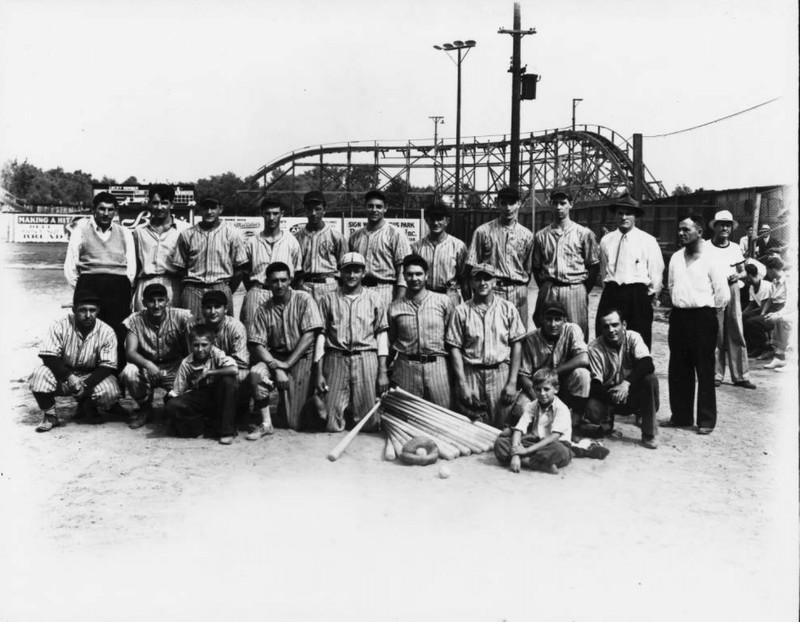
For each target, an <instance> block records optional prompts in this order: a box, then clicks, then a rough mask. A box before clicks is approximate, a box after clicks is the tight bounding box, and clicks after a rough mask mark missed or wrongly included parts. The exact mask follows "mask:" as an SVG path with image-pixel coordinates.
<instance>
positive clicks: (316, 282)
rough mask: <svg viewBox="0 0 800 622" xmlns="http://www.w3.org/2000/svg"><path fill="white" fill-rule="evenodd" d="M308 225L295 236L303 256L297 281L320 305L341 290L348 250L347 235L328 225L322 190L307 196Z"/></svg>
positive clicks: (304, 203)
mask: <svg viewBox="0 0 800 622" xmlns="http://www.w3.org/2000/svg"><path fill="white" fill-rule="evenodd" d="M303 205H304V206H305V208H306V218H307V219H308V224H307V225H306V226H305V227H303V228H302V229H300V230H299V231H298V232H297V233H295V234H294V237H295V238H296V239H297V243H298V244H299V245H300V252H301V253H302V262H303V263H302V271H301V272H300V275H299V277H298V278H297V279H296V284H297V288H298V289H302V290H303V291H305V292H308V293H309V294H311V296H312V297H313V298H314V300H316V301H317V302H319V299H320V298H322V297H323V296H324V295H325V294H329V293H330V292H335V291H336V289H337V288H338V287H339V281H338V279H337V277H338V276H339V262H340V261H341V260H342V257H343V256H344V254H345V252H346V251H347V243H346V242H345V241H344V236H343V235H342V234H341V233H339V232H338V231H336V230H335V229H333V228H331V227H330V225H328V224H327V223H326V222H325V208H326V207H327V206H328V202H327V201H326V200H325V195H323V194H322V193H321V192H320V191H319V190H312V191H310V192H306V194H305V196H304V197H303Z"/></svg>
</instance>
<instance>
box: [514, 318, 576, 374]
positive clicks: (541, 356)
mask: <svg viewBox="0 0 800 622" xmlns="http://www.w3.org/2000/svg"><path fill="white" fill-rule="evenodd" d="M588 351H589V348H588V346H587V345H586V342H585V341H584V339H583V331H581V329H580V327H579V326H578V325H577V324H572V323H571V322H564V324H563V326H562V329H561V334H560V335H559V336H558V339H556V340H555V341H553V342H551V341H548V340H547V339H546V338H545V336H544V334H543V333H542V329H541V328H539V329H536V330H535V331H533V333H531V334H530V335H528V336H527V337H526V338H525V340H524V341H523V342H522V364H521V366H520V370H519V373H520V374H523V375H525V376H530V375H532V374H533V372H535V371H536V370H537V369H542V368H543V367H553V368H555V367H558V366H559V365H561V364H562V363H566V362H567V361H568V360H570V359H572V358H575V357H576V356H578V355H579V354H583V353H584V352H588Z"/></svg>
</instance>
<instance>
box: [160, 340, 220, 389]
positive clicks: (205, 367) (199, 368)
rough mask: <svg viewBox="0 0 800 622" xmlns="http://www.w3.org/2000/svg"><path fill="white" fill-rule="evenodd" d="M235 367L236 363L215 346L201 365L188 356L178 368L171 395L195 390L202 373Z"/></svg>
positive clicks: (192, 356) (191, 356)
mask: <svg viewBox="0 0 800 622" xmlns="http://www.w3.org/2000/svg"><path fill="white" fill-rule="evenodd" d="M235 366H236V361H234V360H233V359H232V358H231V357H230V356H228V355H227V354H225V353H224V352H223V351H222V350H220V349H219V348H217V347H215V346H211V355H210V356H209V357H208V358H207V359H206V360H205V361H203V362H202V363H196V362H195V360H194V355H192V354H190V355H189V356H187V357H186V358H185V359H183V361H181V366H180V367H178V373H177V374H175V382H174V383H173V385H172V391H171V393H172V394H173V395H183V394H184V393H186V392H188V391H191V390H192V389H196V388H197V380H198V379H199V378H200V375H201V374H202V373H203V372H204V371H210V370H214V369H222V368H223V367H235Z"/></svg>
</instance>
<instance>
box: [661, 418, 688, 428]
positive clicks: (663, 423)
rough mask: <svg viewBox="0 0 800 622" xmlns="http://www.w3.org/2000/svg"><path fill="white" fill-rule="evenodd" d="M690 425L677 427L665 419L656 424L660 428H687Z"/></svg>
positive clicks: (671, 421) (677, 425)
mask: <svg viewBox="0 0 800 622" xmlns="http://www.w3.org/2000/svg"><path fill="white" fill-rule="evenodd" d="M690 425H691V424H687V425H679V424H677V423H675V422H674V421H673V420H672V419H665V420H664V421H659V422H658V427H660V428H688V427H689V426H690Z"/></svg>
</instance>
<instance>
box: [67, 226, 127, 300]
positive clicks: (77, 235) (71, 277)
mask: <svg viewBox="0 0 800 622" xmlns="http://www.w3.org/2000/svg"><path fill="white" fill-rule="evenodd" d="M85 227H93V228H94V230H95V232H96V233H97V236H98V237H99V238H100V239H101V240H103V241H104V242H107V241H108V240H109V238H110V237H111V230H112V229H113V228H114V227H119V228H120V229H121V230H122V237H123V238H125V259H126V261H127V264H128V265H127V267H126V269H125V274H126V275H127V277H128V280H129V281H130V282H131V284H133V280H134V279H135V278H136V245H135V243H134V241H133V233H131V230H130V229H128V228H127V227H123V226H122V225H121V224H119V223H118V222H116V221H113V222H112V223H111V226H110V227H109V228H108V229H106V230H105V231H103V230H102V229H101V228H100V227H99V226H98V225H97V221H96V220H95V219H94V217H92V216H90V217H89V218H88V219H86V220H84V221H83V222H79V223H78V225H77V226H76V227H75V228H74V229H73V230H72V233H71V234H70V236H69V245H68V246H67V256H66V257H65V258H64V276H65V277H66V278H67V282H68V283H69V284H70V286H71V287H73V288H74V287H75V284H76V283H77V282H78V277H79V276H80V273H79V272H78V262H79V260H80V252H81V241H82V240H83V230H84V228H85Z"/></svg>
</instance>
